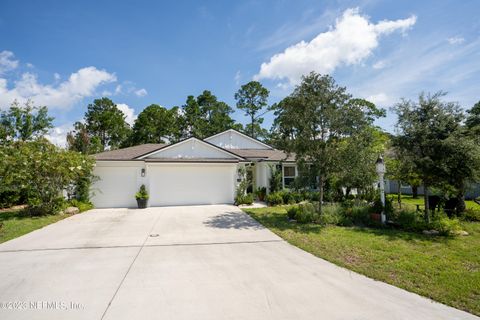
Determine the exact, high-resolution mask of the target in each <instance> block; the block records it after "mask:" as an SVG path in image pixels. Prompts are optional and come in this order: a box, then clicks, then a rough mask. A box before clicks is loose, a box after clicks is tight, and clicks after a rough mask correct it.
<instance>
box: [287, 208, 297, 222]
mask: <svg viewBox="0 0 480 320" xmlns="http://www.w3.org/2000/svg"><path fill="white" fill-rule="evenodd" d="M299 211H300V208H299V207H298V206H291V207H290V208H288V210H287V217H288V219H290V220H293V219H295V217H296V216H297V214H298V212H299Z"/></svg>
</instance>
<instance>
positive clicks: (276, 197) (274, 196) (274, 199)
mask: <svg viewBox="0 0 480 320" xmlns="http://www.w3.org/2000/svg"><path fill="white" fill-rule="evenodd" d="M265 201H266V202H267V203H268V205H269V206H278V205H281V204H283V198H282V195H281V193H279V192H272V193H269V194H267V196H266V197H265Z"/></svg>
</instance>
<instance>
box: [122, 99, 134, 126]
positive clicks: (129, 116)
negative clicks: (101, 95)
mask: <svg viewBox="0 0 480 320" xmlns="http://www.w3.org/2000/svg"><path fill="white" fill-rule="evenodd" d="M117 108H118V109H119V110H120V111H122V112H123V114H124V115H125V121H126V122H127V123H128V124H129V125H130V126H133V123H134V122H135V120H136V119H137V115H136V114H135V110H134V109H133V108H130V107H129V106H128V105H127V104H125V103H119V104H117Z"/></svg>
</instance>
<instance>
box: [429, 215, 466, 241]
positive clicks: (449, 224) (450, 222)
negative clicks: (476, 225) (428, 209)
mask: <svg viewBox="0 0 480 320" xmlns="http://www.w3.org/2000/svg"><path fill="white" fill-rule="evenodd" d="M430 228H431V229H434V230H437V231H438V232H439V233H440V234H441V235H443V236H448V235H453V234H455V232H457V231H460V230H461V227H460V222H459V221H458V219H449V218H448V217H446V216H440V217H438V218H436V219H434V221H432V223H431V226H430Z"/></svg>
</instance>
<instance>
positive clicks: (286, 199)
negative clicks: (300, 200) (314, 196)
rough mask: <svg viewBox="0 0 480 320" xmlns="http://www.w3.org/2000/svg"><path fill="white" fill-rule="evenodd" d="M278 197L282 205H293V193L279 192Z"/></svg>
mask: <svg viewBox="0 0 480 320" xmlns="http://www.w3.org/2000/svg"><path fill="white" fill-rule="evenodd" d="M279 193H280V195H281V196H282V201H283V203H284V204H294V203H295V198H294V196H293V193H292V192H290V191H286V190H284V191H280V192H279Z"/></svg>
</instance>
